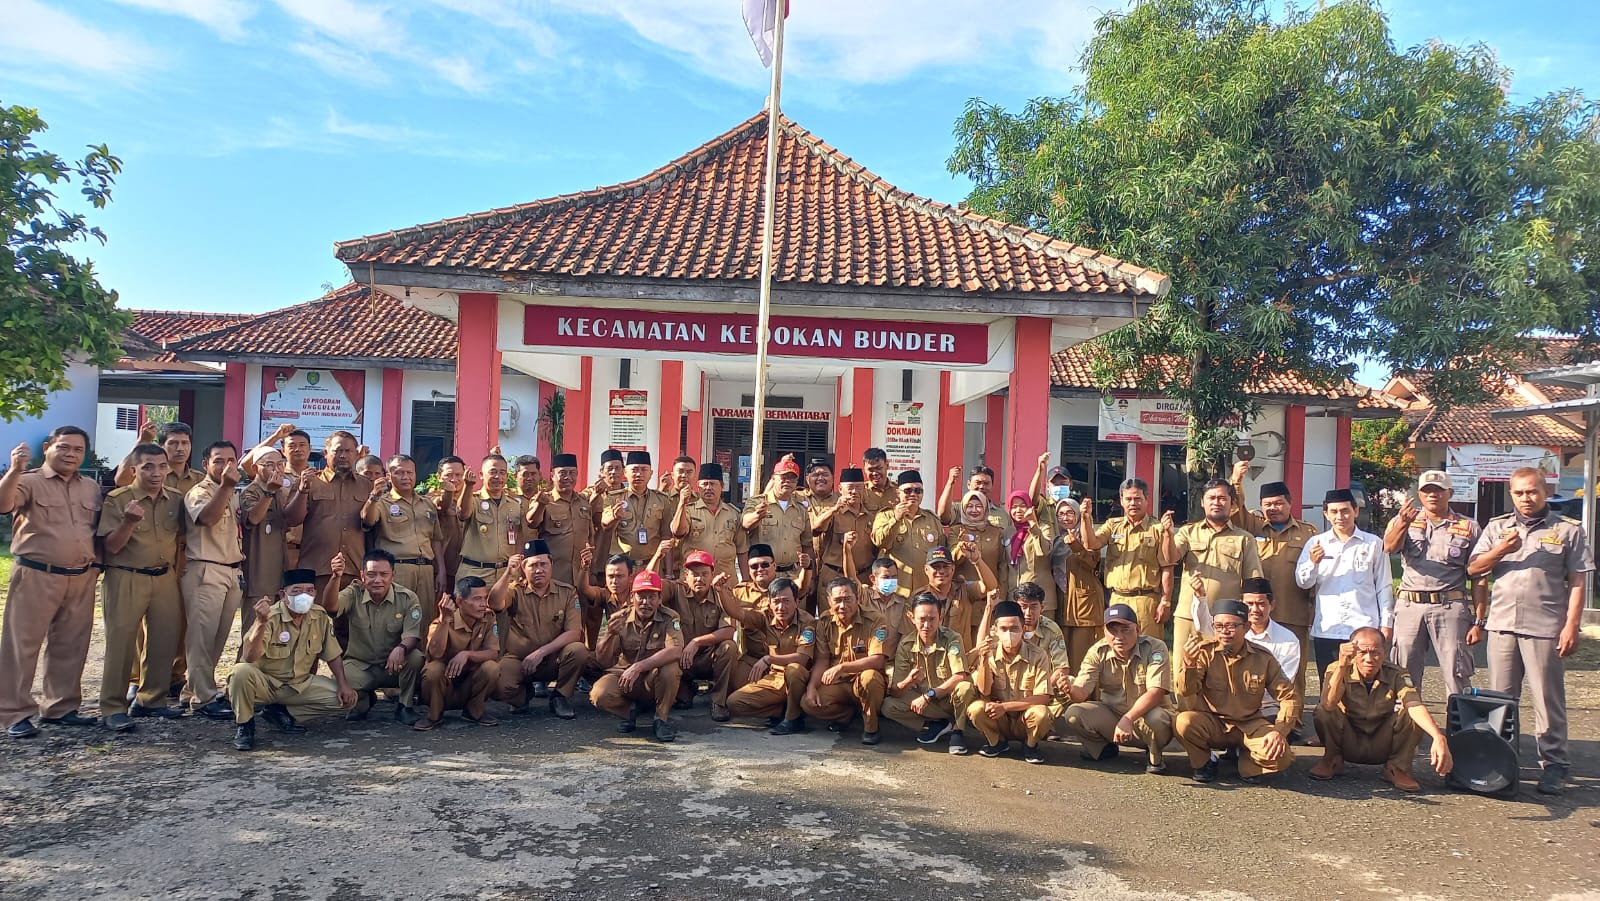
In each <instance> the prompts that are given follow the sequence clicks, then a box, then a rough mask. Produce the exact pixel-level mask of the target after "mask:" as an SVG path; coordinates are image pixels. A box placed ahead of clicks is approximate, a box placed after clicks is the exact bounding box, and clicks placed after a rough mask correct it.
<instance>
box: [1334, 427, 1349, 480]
mask: <svg viewBox="0 0 1600 901" xmlns="http://www.w3.org/2000/svg"><path fill="white" fill-rule="evenodd" d="M1333 440H1334V451H1333V487H1335V488H1348V487H1350V417H1348V416H1341V417H1339V418H1338V420H1337V421H1336V422H1335V423H1334V426H1333Z"/></svg>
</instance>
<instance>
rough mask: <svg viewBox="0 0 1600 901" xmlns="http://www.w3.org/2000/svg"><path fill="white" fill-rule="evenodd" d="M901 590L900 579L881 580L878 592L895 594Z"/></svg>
mask: <svg viewBox="0 0 1600 901" xmlns="http://www.w3.org/2000/svg"><path fill="white" fill-rule="evenodd" d="M899 588H900V580H899V579H897V578H896V579H879V580H878V591H879V592H880V593H881V594H894V593H895V592H896V591H898V590H899Z"/></svg>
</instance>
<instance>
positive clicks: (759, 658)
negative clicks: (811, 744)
mask: <svg viewBox="0 0 1600 901" xmlns="http://www.w3.org/2000/svg"><path fill="white" fill-rule="evenodd" d="M719 597H721V599H722V611H723V612H724V613H726V614H727V615H728V618H729V619H731V620H733V621H734V622H736V623H738V624H739V625H740V626H741V627H742V628H743V630H744V657H743V658H742V659H740V661H739V663H738V664H737V665H736V667H735V669H736V674H735V676H734V681H735V682H743V683H744V684H742V685H740V686H739V687H738V688H736V689H735V690H734V691H733V693H732V694H730V695H728V712H729V714H730V715H732V716H737V717H766V718H767V726H768V729H769V731H770V732H771V734H773V735H793V734H795V733H797V732H804V731H805V730H806V725H805V712H804V711H803V710H802V709H801V707H800V702H801V698H802V696H803V695H804V694H805V690H806V684H807V682H809V681H810V678H811V658H812V656H813V655H814V654H815V653H816V642H817V633H816V620H815V619H813V618H812V617H811V616H810V615H808V614H807V613H806V612H805V611H803V610H801V609H800V601H799V599H798V598H797V597H796V596H795V584H794V580H793V579H774V580H773V581H772V585H771V592H770V594H769V597H768V599H767V604H766V607H765V609H759V608H757V607H754V606H751V605H748V604H745V603H742V602H740V601H738V600H737V599H735V598H734V597H733V596H732V594H731V593H725V594H721V595H719Z"/></svg>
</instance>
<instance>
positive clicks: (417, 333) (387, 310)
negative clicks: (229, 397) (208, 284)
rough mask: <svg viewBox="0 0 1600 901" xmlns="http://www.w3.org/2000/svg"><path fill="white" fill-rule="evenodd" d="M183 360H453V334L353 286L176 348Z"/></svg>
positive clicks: (443, 324)
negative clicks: (242, 358)
mask: <svg viewBox="0 0 1600 901" xmlns="http://www.w3.org/2000/svg"><path fill="white" fill-rule="evenodd" d="M173 349H174V350H176V351H178V353H180V354H181V355H183V357H184V358H185V359H198V360H215V359H225V358H227V357H229V356H257V357H273V356H280V357H350V358H352V362H355V361H396V362H404V361H416V362H437V361H448V362H450V363H451V364H452V365H454V362H455V358H456V327H455V324H454V323H452V322H450V321H449V320H446V319H441V318H439V317H438V316H435V315H433V314H432V313H428V312H424V311H423V310H419V309H417V308H416V307H408V306H405V305H404V304H402V303H401V302H400V301H398V300H396V299H395V298H393V297H390V296H389V295H388V294H385V293H383V292H381V291H378V292H374V291H372V290H370V289H368V288H367V287H366V286H365V285H357V284H353V283H352V284H348V285H345V286H344V287H342V288H339V289H337V290H335V291H332V292H330V293H328V294H325V295H323V296H322V297H319V298H317V299H316V300H313V301H311V302H309V303H302V304H297V305H296V306H292V307H286V308H284V309H281V310H273V311H272V312H270V313H263V314H262V315H260V316H254V317H251V318H249V319H247V320H245V321H243V322H238V323H235V324H233V325H230V326H227V327H225V328H222V329H217V330H215V331H211V332H206V333H204V334H201V335H196V336H195V337H193V338H188V339H186V340H183V341H179V342H177V343H176V344H175V345H173Z"/></svg>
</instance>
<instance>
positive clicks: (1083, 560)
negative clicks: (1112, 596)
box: [1030, 537, 1106, 628]
mask: <svg viewBox="0 0 1600 901" xmlns="http://www.w3.org/2000/svg"><path fill="white" fill-rule="evenodd" d="M1030 540H1032V539H1031V537H1030ZM1064 546H1065V548H1066V549H1067V551H1068V553H1067V554H1066V567H1065V569H1066V573H1065V575H1066V577H1067V578H1066V583H1067V584H1066V588H1065V589H1064V590H1063V589H1062V588H1061V586H1060V585H1059V584H1058V583H1057V581H1056V574H1055V569H1054V566H1053V563H1054V561H1053V560H1052V561H1051V564H1052V565H1051V571H1050V573H1049V575H1048V576H1046V580H1047V581H1048V582H1050V583H1051V587H1052V588H1054V589H1055V590H1056V598H1057V600H1058V602H1059V603H1060V607H1059V608H1058V610H1057V618H1058V619H1059V620H1060V621H1061V622H1062V623H1064V624H1066V625H1068V626H1072V627H1074V628H1083V627H1094V626H1102V625H1105V621H1106V594H1105V590H1104V589H1102V588H1101V587H1100V574H1099V573H1098V572H1096V571H1095V567H1097V566H1098V565H1099V564H1100V555H1099V553H1097V552H1095V551H1091V550H1089V548H1088V547H1087V546H1086V545H1084V543H1083V542H1082V541H1079V542H1078V543H1077V544H1070V545H1064ZM1050 547H1051V550H1052V551H1054V549H1055V542H1053V541H1052V542H1051V545H1050ZM1047 559H1048V558H1047ZM1045 600H1046V605H1045V609H1046V610H1048V609H1049V592H1046V593H1045Z"/></svg>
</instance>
